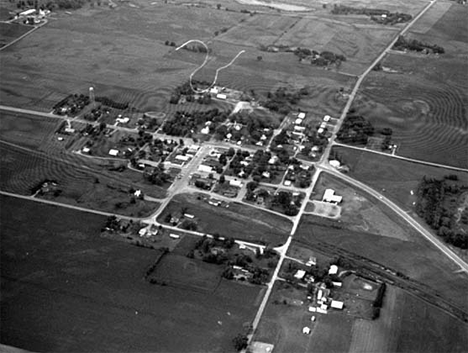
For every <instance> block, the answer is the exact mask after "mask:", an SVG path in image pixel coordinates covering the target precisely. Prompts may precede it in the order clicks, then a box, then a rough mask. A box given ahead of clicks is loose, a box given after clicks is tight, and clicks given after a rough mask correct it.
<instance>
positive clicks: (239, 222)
mask: <svg viewBox="0 0 468 353" xmlns="http://www.w3.org/2000/svg"><path fill="white" fill-rule="evenodd" d="M183 208H184V210H185V208H187V210H186V211H185V213H189V214H192V215H194V216H195V219H196V223H197V231H199V232H206V233H209V234H214V233H219V234H220V235H221V236H227V237H233V238H235V239H244V240H249V241H259V242H264V243H268V244H270V245H271V246H278V245H281V244H283V243H284V241H285V240H286V238H287V237H288V235H289V233H290V231H291V227H292V223H291V221H289V220H288V219H286V218H284V217H281V216H278V215H274V214H271V213H268V212H266V211H262V210H258V209H255V208H253V207H249V206H246V205H243V204H236V203H233V202H232V203H230V204H229V208H225V207H222V206H220V207H216V206H212V205H210V204H208V203H207V202H205V201H202V200H198V199H197V196H196V195H193V194H179V195H176V196H174V197H173V198H172V200H171V202H170V203H169V205H168V206H167V207H166V208H165V209H164V211H163V212H162V213H161V214H160V216H159V217H158V221H159V222H162V221H164V219H165V218H166V217H167V215H168V214H171V215H174V214H177V213H180V212H181V210H182V209H183Z"/></svg>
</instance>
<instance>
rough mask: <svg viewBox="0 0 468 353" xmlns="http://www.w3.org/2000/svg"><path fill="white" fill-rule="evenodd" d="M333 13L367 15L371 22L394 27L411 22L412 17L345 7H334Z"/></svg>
mask: <svg viewBox="0 0 468 353" xmlns="http://www.w3.org/2000/svg"><path fill="white" fill-rule="evenodd" d="M331 13H332V14H334V15H349V14H353V15H366V16H370V18H371V20H372V21H374V22H377V23H380V24H384V25H387V24H389V25H393V24H396V23H404V22H408V21H410V20H411V19H412V18H413V17H412V16H411V15H408V14H405V13H399V12H390V11H389V10H383V9H373V8H368V7H361V8H358V7H351V6H344V5H338V4H335V5H333V8H332V9H331Z"/></svg>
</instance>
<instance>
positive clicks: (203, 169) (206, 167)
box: [198, 164, 213, 173]
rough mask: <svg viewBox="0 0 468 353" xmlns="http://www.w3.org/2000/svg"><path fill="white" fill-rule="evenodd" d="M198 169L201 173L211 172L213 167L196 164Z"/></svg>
mask: <svg viewBox="0 0 468 353" xmlns="http://www.w3.org/2000/svg"><path fill="white" fill-rule="evenodd" d="M198 171H199V172H203V173H211V172H212V171H213V168H212V167H210V166H209V165H204V164H200V165H199V166H198Z"/></svg>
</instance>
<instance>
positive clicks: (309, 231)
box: [295, 215, 468, 311]
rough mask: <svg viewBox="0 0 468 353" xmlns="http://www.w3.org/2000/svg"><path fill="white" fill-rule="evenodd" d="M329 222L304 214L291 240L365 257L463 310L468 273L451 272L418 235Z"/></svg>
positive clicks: (443, 258) (467, 305) (442, 257)
mask: <svg viewBox="0 0 468 353" xmlns="http://www.w3.org/2000/svg"><path fill="white" fill-rule="evenodd" d="M330 222H331V221H328V223H327V224H326V225H324V222H323V219H321V218H319V217H315V216H310V215H306V216H304V217H303V218H302V220H301V223H300V225H299V228H298V230H297V232H296V236H295V239H296V240H298V241H300V242H302V243H305V244H309V245H311V246H312V247H313V245H314V244H315V243H325V244H329V245H331V246H333V247H336V248H337V249H343V250H345V251H347V252H350V253H352V254H357V255H360V256H362V257H364V258H368V259H370V260H371V261H374V262H376V263H379V264H381V265H383V266H386V267H387V268H390V269H392V270H394V271H399V272H401V273H403V274H404V275H406V276H408V277H410V278H411V279H414V280H416V281H418V282H419V283H423V284H424V285H426V286H428V287H430V288H431V289H433V290H435V291H436V292H437V293H438V294H439V295H440V296H441V297H442V298H444V299H446V300H448V301H450V302H452V303H454V304H455V305H456V306H458V307H460V308H462V309H463V310H464V311H467V310H468V303H467V301H466V292H467V290H468V276H467V275H466V274H464V273H460V272H455V271H456V270H457V269H458V268H457V267H456V266H455V265H454V264H453V263H452V261H450V260H449V259H448V258H447V257H446V256H445V255H443V254H442V253H441V252H440V251H439V250H437V249H436V248H435V247H434V246H433V245H432V244H431V243H429V242H428V241H427V240H425V239H424V238H422V236H421V237H420V238H419V239H418V238H415V237H413V238H412V241H403V240H400V239H395V238H391V237H380V236H378V235H375V234H369V233H364V232H356V231H351V230H349V229H346V228H344V227H343V228H342V227H341V226H340V225H337V224H333V223H330Z"/></svg>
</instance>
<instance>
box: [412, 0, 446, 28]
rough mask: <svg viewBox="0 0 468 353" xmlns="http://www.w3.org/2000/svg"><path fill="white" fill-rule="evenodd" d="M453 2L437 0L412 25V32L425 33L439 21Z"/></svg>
mask: <svg viewBox="0 0 468 353" xmlns="http://www.w3.org/2000/svg"><path fill="white" fill-rule="evenodd" d="M452 5H453V3H450V2H446V1H438V2H436V3H435V4H434V5H433V6H432V7H431V8H430V9H429V10H428V11H427V12H426V13H425V14H424V16H422V17H421V18H420V19H419V20H418V21H417V22H416V23H415V24H414V26H412V27H411V32H412V33H418V34H424V33H427V31H429V30H430V29H431V28H432V26H434V24H436V23H437V21H439V20H440V19H441V18H442V16H444V15H445V13H446V12H447V11H448V9H449V8H450V7H451V6H452Z"/></svg>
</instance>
